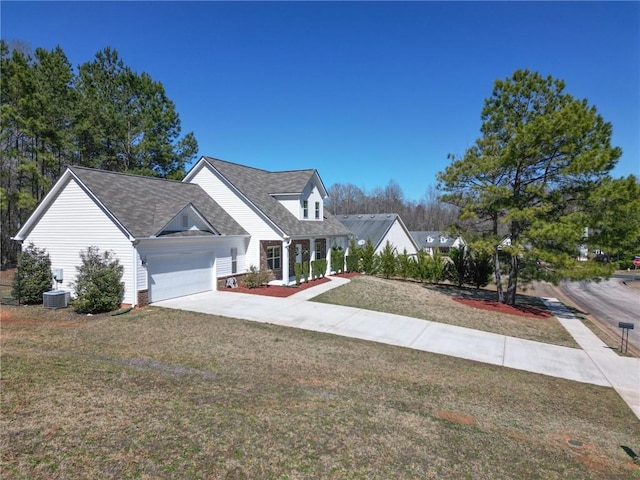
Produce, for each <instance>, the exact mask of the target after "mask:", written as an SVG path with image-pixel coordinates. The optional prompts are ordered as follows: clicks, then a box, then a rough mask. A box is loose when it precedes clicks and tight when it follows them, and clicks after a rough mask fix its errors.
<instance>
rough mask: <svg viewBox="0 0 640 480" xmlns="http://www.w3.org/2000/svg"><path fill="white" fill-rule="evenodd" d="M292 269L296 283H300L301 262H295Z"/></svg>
mask: <svg viewBox="0 0 640 480" xmlns="http://www.w3.org/2000/svg"><path fill="white" fill-rule="evenodd" d="M293 271H294V272H295V275H296V285H300V279H301V278H302V264H301V263H300V262H296V263H295V264H294V265H293Z"/></svg>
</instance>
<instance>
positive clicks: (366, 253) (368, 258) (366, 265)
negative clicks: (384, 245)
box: [362, 239, 378, 275]
mask: <svg viewBox="0 0 640 480" xmlns="http://www.w3.org/2000/svg"><path fill="white" fill-rule="evenodd" d="M377 263H378V262H376V248H375V247H374V246H373V243H372V242H371V239H367V243H365V245H364V248H363V249H362V269H363V271H364V273H366V274H367V275H374V274H375V273H376V271H377Z"/></svg>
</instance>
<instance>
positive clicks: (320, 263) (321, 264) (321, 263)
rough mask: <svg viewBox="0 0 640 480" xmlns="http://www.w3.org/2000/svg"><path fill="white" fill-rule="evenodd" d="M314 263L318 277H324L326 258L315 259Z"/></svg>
mask: <svg viewBox="0 0 640 480" xmlns="http://www.w3.org/2000/svg"><path fill="white" fill-rule="evenodd" d="M315 264H316V268H317V271H318V277H320V278H322V277H324V275H325V273H326V272H327V259H326V258H320V259H318V260H316V261H315Z"/></svg>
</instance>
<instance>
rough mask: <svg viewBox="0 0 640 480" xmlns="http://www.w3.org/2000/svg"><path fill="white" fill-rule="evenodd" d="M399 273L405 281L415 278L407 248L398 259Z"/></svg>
mask: <svg viewBox="0 0 640 480" xmlns="http://www.w3.org/2000/svg"><path fill="white" fill-rule="evenodd" d="M397 261H398V264H397V270H398V271H397V273H398V275H400V276H401V277H402V278H403V279H405V280H406V279H407V278H409V277H412V276H413V262H412V261H411V257H410V256H409V253H408V252H407V249H406V248H405V249H404V250H403V251H402V253H401V254H400V255H398V258H397Z"/></svg>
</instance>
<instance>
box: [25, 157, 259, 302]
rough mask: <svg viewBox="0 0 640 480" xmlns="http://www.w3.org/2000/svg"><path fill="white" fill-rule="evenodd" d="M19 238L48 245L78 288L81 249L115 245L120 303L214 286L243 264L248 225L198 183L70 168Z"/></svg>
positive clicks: (57, 267) (69, 284) (69, 283)
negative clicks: (119, 270)
mask: <svg viewBox="0 0 640 480" xmlns="http://www.w3.org/2000/svg"><path fill="white" fill-rule="evenodd" d="M14 239H15V240H17V241H19V242H22V243H23V244H29V243H33V244H34V245H35V246H36V247H39V248H44V249H46V251H47V253H48V254H49V256H50V258H51V264H52V268H53V269H54V271H59V272H61V273H62V275H61V276H62V279H58V280H62V281H61V283H60V284H59V285H58V288H60V289H64V290H68V291H71V292H73V291H74V288H73V282H74V280H75V277H76V267H77V266H78V265H80V255H79V254H80V251H82V250H86V249H87V247H90V246H95V247H98V248H99V249H100V251H105V250H111V251H113V253H114V254H115V257H116V258H118V260H119V261H120V263H121V265H122V266H123V267H124V274H123V281H124V284H125V293H124V298H123V303H125V304H130V305H132V306H135V305H144V304H146V303H148V302H155V301H159V300H163V299H166V298H171V297H178V296H182V295H188V294H191V293H196V292H201V291H206V290H212V289H215V288H216V278H217V277H224V276H226V275H230V274H232V273H235V272H240V271H244V270H245V268H246V267H245V257H246V249H247V245H248V243H249V235H248V233H247V231H246V230H245V229H244V228H243V227H242V226H240V224H238V222H236V221H235V220H234V219H233V218H232V217H231V216H230V215H229V214H228V213H227V212H225V211H224V210H223V209H222V208H221V207H220V205H218V204H217V203H216V202H215V201H214V200H213V199H212V198H211V197H210V196H209V195H207V194H206V193H205V191H204V190H203V189H202V188H201V187H200V186H198V185H195V184H189V183H182V182H176V181H171V180H163V179H158V178H152V177H142V176H137V175H127V174H122V173H114V172H106V171H101V170H94V169H89V168H81V167H71V168H68V169H67V170H66V171H65V172H64V174H63V175H62V177H61V178H60V179H59V180H58V182H56V184H55V185H54V186H53V188H52V189H51V191H50V192H49V193H48V194H47V196H46V197H45V198H44V199H43V201H42V202H41V203H40V204H39V205H38V207H37V209H36V210H35V212H34V213H33V214H32V215H31V216H30V217H29V219H28V220H27V222H26V223H25V224H24V225H23V226H22V228H21V229H20V231H19V232H18V233H17V234H16V235H15V237H14Z"/></svg>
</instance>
